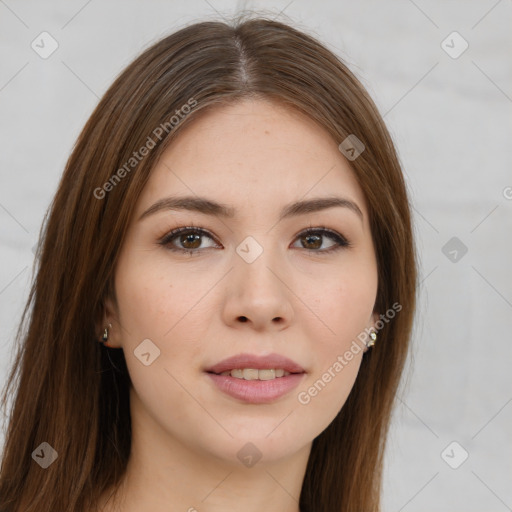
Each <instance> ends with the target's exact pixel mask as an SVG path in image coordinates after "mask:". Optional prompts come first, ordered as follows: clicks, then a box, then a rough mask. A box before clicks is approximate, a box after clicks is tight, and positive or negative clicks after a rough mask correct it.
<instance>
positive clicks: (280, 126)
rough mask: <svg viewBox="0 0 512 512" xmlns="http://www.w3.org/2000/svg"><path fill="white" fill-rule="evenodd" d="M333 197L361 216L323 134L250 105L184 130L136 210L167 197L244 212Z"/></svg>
mask: <svg viewBox="0 0 512 512" xmlns="http://www.w3.org/2000/svg"><path fill="white" fill-rule="evenodd" d="M334 193H339V194H343V195H344V196H346V197H349V198H350V199H352V200H354V201H356V202H357V203H358V204H359V206H360V208H361V210H364V209H365V200H364V194H363V192H362V190H361V188H360V186H359V184H358V182H357V178H356V176H355V174H354V171H353V169H352V167H351V166H350V164H349V163H348V162H347V160H346V159H345V158H344V157H343V155H342V154H341V153H340V151H339V150H338V145H337V143H336V141H335V140H333V138H332V137H331V136H330V134H329V133H328V132H327V131H326V130H324V129H323V128H322V127H321V126H319V125H318V124H317V123H315V122H314V121H312V120H311V119H309V118H308V117H306V116H305V115H304V114H302V113H300V112H298V111H296V110H292V109H290V108H286V107H284V106H282V105H280V104H278V103H275V102H271V101H268V100H259V99H258V100H255V99H251V100H244V101H241V102H237V103H234V104H229V105H222V106H216V107H215V108H212V109H210V110H208V111H206V112H204V113H201V114H200V115H199V116H198V117H197V118H196V119H194V120H193V121H192V122H191V123H190V124H189V125H187V127H186V128H184V129H183V130H182V132H180V134H179V135H178V136H177V138H176V139H175V140H174V141H173V142H172V143H171V144H170V146H169V147H168V148H167V149H166V150H165V151H164V152H163V154H162V156H161V157H160V159H159V160H158V162H157V164H156V165H155V168H154V169H153V171H152V174H151V177H150V179H149V181H148V183H147V185H146V188H145V190H144V191H143V194H142V196H141V198H140V201H139V208H138V211H139V212H140V211H141V210H142V209H143V208H145V207H147V206H148V203H149V202H151V201H155V200H157V199H160V198H161V197H163V196H164V195H166V194H173V195H180V194H182V195H191V194H197V195H200V196H206V195H207V196H209V197H212V198H214V199H218V200H221V201H222V202H223V203H229V204H232V205H233V206H235V207H236V208H237V210H244V209H250V208H254V207H255V206H257V205H258V206H259V207H260V208H261V207H263V206H265V207H268V208H271V207H272V205H275V204H278V205H281V204H284V203H288V202H290V201H294V200H297V199H302V198H308V197H318V196H322V195H324V196H325V195H329V194H330V195H332V194H334ZM244 207H245V208H244Z"/></svg>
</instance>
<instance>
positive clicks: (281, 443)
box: [0, 19, 416, 512]
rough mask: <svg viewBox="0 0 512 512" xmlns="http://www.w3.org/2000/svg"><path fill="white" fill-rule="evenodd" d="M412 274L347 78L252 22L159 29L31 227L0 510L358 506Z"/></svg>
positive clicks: (378, 439) (406, 322) (371, 489)
mask: <svg viewBox="0 0 512 512" xmlns="http://www.w3.org/2000/svg"><path fill="white" fill-rule="evenodd" d="M415 286H416V263H415V253H414V245H413V238H412V233H411V219H410V209H409V205H408V199H407V194H406V187H405V184H404V180H403V176H402V172H401V169H400V165H399V162H398V158H397V155H396V153H395V150H394V147H393V143H392V141H391V138H390V136H389V134H388V132H387V130H386V128H385V126H384V123H383V121H382V118H381V117H380V115H379V114H378V112H377V109H376V107H375V105H374V103H373V102H372V100H371V99H370V98H369V96H368V94H367V93H366V92H365V90H364V89H363V87H362V85H361V84H360V83H359V82H358V81H357V79H356V78H355V77H354V76H353V74H352V73H351V72H350V71H349V70H348V68H347V67H346V66H345V65H344V64H343V63H342V62H341V61H340V60H339V59H338V58H337V57H335V56H334V55H333V54H332V53H331V52H329V51H328V50H327V49H326V48H325V47H324V46H323V45H322V44H320V43H319V42H318V41H316V40H315V39H313V38H312V37H310V36H309V35H307V34H305V33H303V32H300V31H298V30H296V29H294V28H291V27H289V26H287V25H285V24H282V23H279V22H276V21H269V20H266V19H248V20H243V19H239V20H237V21H236V22H234V23H233V24H232V26H229V25H227V24H224V23H220V22H205V23H197V24H194V25H191V26H188V27H186V28H184V29H182V30H180V31H178V32H176V33H174V34H172V35H170V36H168V37H166V38H165V39H163V40H161V41H159V42H158V43H156V44H154V45H153V46H152V47H151V48H149V49H147V50H146V51H144V52H143V53H142V54H141V55H140V56H139V57H138V58H137V59H136V60H135V61H134V62H133V63H132V64H130V65H129V66H128V67H127V68H126V70H125V71H124V72H123V73H122V74H121V75H120V76H119V77H118V78H117V79H116V81H115V82H114V84H113V85H112V86H111V87H110V89H109V90H108V91H107V92H106V94H105V95H104V97H103V98H102V100H101V101H100V103H99V105H98V106H97V108H96V109H95V111H94V112H93V114H92V115H91V117H90V119H89V121H88V122H87V124H86V126H85V128H84V129H83V131H82V133H81V135H80V136H79V138H78V141H77V143H76V146H75V148H74V150H73V153H72V154H71V156H70V158H69V161H68V163H67V165H66V169H65V171H64V174H63V177H62V180H61V182H60V184H59V188H58V191H57V194H56V196H55V199H54V201H53V203H52V205H51V207H50V211H49V214H48V217H47V219H46V221H45V225H44V231H43V233H42V236H41V243H40V246H39V250H38V269H37V275H36V279H35V281H34V284H33V287H32V289H31V293H30V297H29V300H28V303H27V307H26V309H25V313H24V318H23V321H22V324H21V326H20V329H19V333H18V337H19V340H20V342H21V344H20V347H19V352H18V356H17V359H16V363H15V366H14V368H13V370H12V372H11V374H10V376H9V381H8V386H7V387H6V389H5V392H4V406H5V404H6V401H7V398H8V396H9V393H10V392H11V391H12V388H13V386H15V385H16V392H15V395H14V400H13V403H12V410H11V411H10V413H9V425H8V430H7V433H6V442H5V448H4V453H3V461H2V462H3V464H2V470H1V474H0V510H3V511H6V512H21V511H24V512H25V511H31V510H34V511H38V512H42V511H56V510H58V511H64V510H66V511H68V510H72V511H88V512H89V511H93V510H98V511H99V510H102V511H112V512H113V511H116V510H123V511H124V512H131V511H145V510H151V511H153V512H160V511H163V510H166V511H168V510H188V511H194V510H198V511H201V510H207V511H212V512H213V511H218V510H222V511H224V512H226V511H229V510H244V511H253V510H258V511H259V510H276V511H289V512H297V511H301V512H334V511H351V510H365V511H377V510H379V494H380V488H381V472H382V464H383V454H384V449H385V441H386V435H387V431H388V426H389V422H390V414H391V410H392V406H393V403H394V398H395V394H396V390H397V386H398V383H399V380H400V375H401V371H402V369H403V366H404V362H405V359H406V355H407V349H408V342H409V337H410V333H411V325H412V320H413V314H414V307H415ZM16 379H18V381H17V382H16ZM15 383H16V384H15Z"/></svg>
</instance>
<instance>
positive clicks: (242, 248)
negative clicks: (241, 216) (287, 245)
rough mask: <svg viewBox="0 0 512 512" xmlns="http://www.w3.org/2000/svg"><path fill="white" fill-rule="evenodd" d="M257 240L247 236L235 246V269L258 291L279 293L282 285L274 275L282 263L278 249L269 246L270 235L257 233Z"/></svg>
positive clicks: (277, 272)
mask: <svg viewBox="0 0 512 512" xmlns="http://www.w3.org/2000/svg"><path fill="white" fill-rule="evenodd" d="M258 239H259V240H257V239H256V238H255V237H253V236H247V237H246V238H245V239H244V240H242V242H240V244H238V246H237V248H236V253H237V258H236V259H235V271H236V273H237V274H239V275H240V276H241V278H242V279H243V280H244V281H245V282H246V283H247V284H248V285H250V286H253V287H257V288H258V289H259V290H260V291H263V290H267V289H268V290H269V293H279V289H280V287H281V286H282V283H281V282H280V280H279V279H278V278H277V277H276V274H279V273H280V272H279V269H280V268H281V269H282V268H283V265H282V264H281V263H280V262H279V261H278V260H279V254H278V253H279V250H278V249H277V248H273V247H271V242H270V240H271V236H262V235H259V236H258Z"/></svg>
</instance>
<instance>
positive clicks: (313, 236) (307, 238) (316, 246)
mask: <svg viewBox="0 0 512 512" xmlns="http://www.w3.org/2000/svg"><path fill="white" fill-rule="evenodd" d="M311 239H316V244H315V247H314V248H315V249H317V248H318V247H319V245H318V241H319V240H320V237H319V236H318V235H307V236H306V240H308V242H307V243H308V244H309V243H310V241H311ZM313 243H314V242H313ZM320 245H322V244H320Z"/></svg>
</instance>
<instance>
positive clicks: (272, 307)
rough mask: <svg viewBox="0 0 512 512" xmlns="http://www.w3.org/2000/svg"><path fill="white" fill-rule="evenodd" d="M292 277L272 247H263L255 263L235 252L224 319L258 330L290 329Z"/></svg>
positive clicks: (291, 317)
mask: <svg viewBox="0 0 512 512" xmlns="http://www.w3.org/2000/svg"><path fill="white" fill-rule="evenodd" d="M290 280H291V279H290V277H289V276H288V275H287V273H286V270H284V269H283V266H282V265H278V264H277V262H276V259H275V258H273V257H272V255H271V254H270V251H266V250H263V252H262V253H261V255H260V256H259V257H258V258H257V259H256V260H255V261H253V262H252V263H248V262H247V261H245V260H244V259H243V258H241V257H239V256H238V254H235V255H234V268H233V270H232V271H231V272H230V277H229V281H228V284H227V287H226V298H225V302H224V308H223V320H224V322H225V323H226V324H227V325H230V326H231V327H237V328H240V325H241V324H248V327H249V326H250V327H252V329H254V330H256V331H265V330H274V331H279V330H282V329H286V328H287V327H288V326H289V325H290V324H291V322H292V320H293V307H292V303H291V299H292V297H293V292H292V286H291V283H290Z"/></svg>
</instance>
